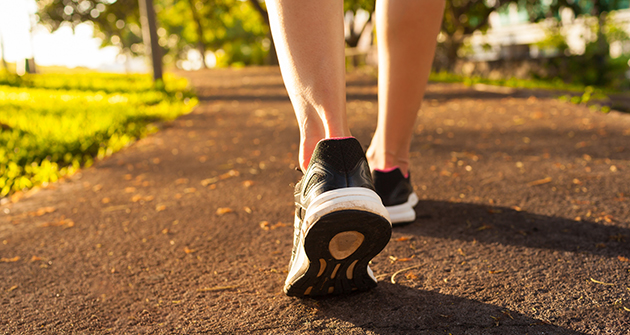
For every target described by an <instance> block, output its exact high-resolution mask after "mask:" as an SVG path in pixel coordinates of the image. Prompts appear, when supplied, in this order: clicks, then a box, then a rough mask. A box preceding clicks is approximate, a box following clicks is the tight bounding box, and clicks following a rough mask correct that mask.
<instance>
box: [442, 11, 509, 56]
mask: <svg viewBox="0 0 630 335" xmlns="http://www.w3.org/2000/svg"><path fill="white" fill-rule="evenodd" d="M510 2H516V1H514V0H492V1H490V0H451V1H446V8H445V9H444V18H443V20H442V33H443V34H444V36H445V37H446V39H445V41H444V43H443V47H444V51H445V54H446V60H447V65H446V66H447V68H449V69H452V67H453V66H454V65H455V62H456V60H457V57H458V54H457V52H458V51H459V48H460V47H461V46H462V44H463V42H464V38H465V37H466V35H470V34H472V33H473V32H475V31H477V30H486V29H487V28H488V19H489V17H490V13H492V12H493V11H495V10H497V9H499V8H500V7H501V6H503V5H505V4H507V3H510Z"/></svg>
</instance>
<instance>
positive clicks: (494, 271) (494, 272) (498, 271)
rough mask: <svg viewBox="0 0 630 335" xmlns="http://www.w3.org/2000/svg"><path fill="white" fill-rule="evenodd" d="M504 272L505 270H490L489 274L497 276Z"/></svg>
mask: <svg viewBox="0 0 630 335" xmlns="http://www.w3.org/2000/svg"><path fill="white" fill-rule="evenodd" d="M501 272H503V270H490V271H488V273H489V274H496V273H501Z"/></svg>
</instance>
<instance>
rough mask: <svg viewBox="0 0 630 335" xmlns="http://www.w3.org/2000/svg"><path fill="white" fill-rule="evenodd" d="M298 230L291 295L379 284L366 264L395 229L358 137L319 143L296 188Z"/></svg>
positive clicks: (339, 291)
mask: <svg viewBox="0 0 630 335" xmlns="http://www.w3.org/2000/svg"><path fill="white" fill-rule="evenodd" d="M294 229H295V234H294V238H293V252H292V255H291V262H290V263H289V274H288V276H287V280H286V282H285V284H284V292H285V293H286V294H287V295H290V296H321V295H328V294H342V293H350V292H352V291H364V290H368V289H370V288H372V287H375V286H376V278H375V277H374V274H373V273H372V270H371V269H370V267H369V266H368V263H369V262H370V260H371V259H372V258H374V256H376V255H377V254H378V253H379V252H380V251H381V250H383V248H385V246H386V245H387V243H388V242H389V238H390V236H391V233H392V227H391V224H390V223H389V218H388V216H387V210H386V209H385V207H384V206H383V204H382V203H381V199H380V198H379V196H378V194H376V192H375V191H374V186H373V182H372V176H371V175H370V170H369V167H368V163H367V161H366V159H365V154H364V152H363V149H362V148H361V145H360V144H359V141H357V140H356V139H355V138H342V139H328V140H322V141H320V142H319V143H318V144H317V146H316V147H315V151H314V152H313V156H312V158H311V162H310V164H309V166H308V169H307V170H306V173H305V174H304V176H303V177H302V180H300V182H298V184H297V185H295V228H294Z"/></svg>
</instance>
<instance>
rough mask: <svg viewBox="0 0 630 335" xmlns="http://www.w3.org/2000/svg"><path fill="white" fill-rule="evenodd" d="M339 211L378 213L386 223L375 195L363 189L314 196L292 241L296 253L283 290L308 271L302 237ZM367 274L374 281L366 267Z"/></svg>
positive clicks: (380, 203)
mask: <svg viewBox="0 0 630 335" xmlns="http://www.w3.org/2000/svg"><path fill="white" fill-rule="evenodd" d="M341 210H364V211H367V212H370V213H374V214H378V215H380V216H382V217H385V218H386V219H387V220H388V221H389V214H388V212H387V209H385V206H383V203H382V202H381V198H380V197H379V196H378V194H376V192H374V191H372V190H370V189H368V188H364V187H348V188H342V189H336V190H332V191H328V192H324V193H322V194H320V195H318V196H317V197H316V198H315V200H314V201H313V202H312V203H311V204H310V205H309V206H308V209H307V210H306V213H305V215H304V222H303V223H302V225H301V227H299V228H301V229H302V231H301V232H300V238H299V239H298V240H297V241H295V243H298V246H296V247H297V254H296V257H295V260H294V261H293V263H292V264H291V267H290V269H289V273H288V275H287V279H286V282H285V290H286V289H288V286H289V284H290V283H293V282H294V281H295V279H296V278H299V277H300V276H302V275H303V274H304V273H305V272H306V271H307V270H308V263H309V259H308V257H307V256H306V250H304V237H305V236H306V233H307V232H308V230H309V229H310V228H311V227H312V225H313V223H314V222H317V220H319V219H320V218H321V217H322V216H324V215H326V214H329V213H332V212H335V211H341ZM299 224H300V219H299V218H298V217H297V216H295V223H294V225H295V228H296V229H299V228H298V227H297V226H298V225H299ZM367 271H368V275H369V276H370V277H372V278H373V279H374V281H376V278H375V277H374V274H373V273H372V270H371V269H370V268H369V267H368V269H367Z"/></svg>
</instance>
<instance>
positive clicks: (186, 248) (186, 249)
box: [184, 247, 197, 254]
mask: <svg viewBox="0 0 630 335" xmlns="http://www.w3.org/2000/svg"><path fill="white" fill-rule="evenodd" d="M195 251H197V250H194V249H188V247H184V252H185V253H187V254H192V253H193V252H195Z"/></svg>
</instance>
